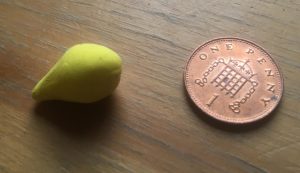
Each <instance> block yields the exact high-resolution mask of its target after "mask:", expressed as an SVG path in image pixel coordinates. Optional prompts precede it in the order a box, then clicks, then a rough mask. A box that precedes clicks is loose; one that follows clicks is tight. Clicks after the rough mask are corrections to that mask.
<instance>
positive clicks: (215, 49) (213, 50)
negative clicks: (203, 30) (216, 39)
mask: <svg viewBox="0 0 300 173" xmlns="http://www.w3.org/2000/svg"><path fill="white" fill-rule="evenodd" d="M210 50H211V51H212V53H215V52H218V51H219V48H218V47H217V46H214V47H211V48H210Z"/></svg>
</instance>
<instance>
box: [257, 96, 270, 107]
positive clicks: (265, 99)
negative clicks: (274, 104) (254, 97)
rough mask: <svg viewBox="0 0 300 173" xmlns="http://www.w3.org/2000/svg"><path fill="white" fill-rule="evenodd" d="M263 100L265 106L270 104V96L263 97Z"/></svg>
mask: <svg viewBox="0 0 300 173" xmlns="http://www.w3.org/2000/svg"><path fill="white" fill-rule="evenodd" d="M260 100H261V101H262V102H264V105H265V107H266V106H267V105H268V104H269V102H270V101H271V99H270V98H262V99H260Z"/></svg>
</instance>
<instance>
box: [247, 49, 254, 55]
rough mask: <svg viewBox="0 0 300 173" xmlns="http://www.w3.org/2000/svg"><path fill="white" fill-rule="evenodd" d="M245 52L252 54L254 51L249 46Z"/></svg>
mask: <svg viewBox="0 0 300 173" xmlns="http://www.w3.org/2000/svg"><path fill="white" fill-rule="evenodd" d="M246 53H248V54H253V53H254V50H253V49H251V48H249V49H248V50H247V51H246Z"/></svg>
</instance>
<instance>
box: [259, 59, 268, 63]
mask: <svg viewBox="0 0 300 173" xmlns="http://www.w3.org/2000/svg"><path fill="white" fill-rule="evenodd" d="M257 62H258V63H260V64H262V63H263V62H267V61H266V60H265V59H264V58H259V59H257Z"/></svg>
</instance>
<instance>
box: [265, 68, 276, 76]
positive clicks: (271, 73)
mask: <svg viewBox="0 0 300 173" xmlns="http://www.w3.org/2000/svg"><path fill="white" fill-rule="evenodd" d="M265 72H266V73H267V76H274V73H273V72H272V70H271V69H265Z"/></svg>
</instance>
